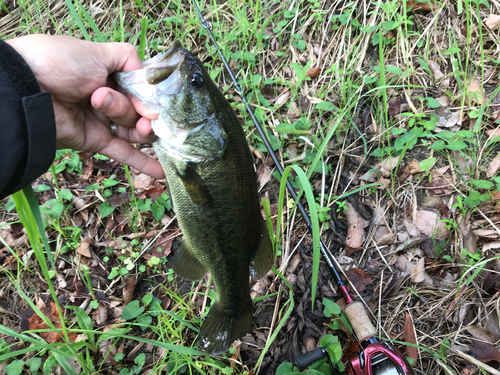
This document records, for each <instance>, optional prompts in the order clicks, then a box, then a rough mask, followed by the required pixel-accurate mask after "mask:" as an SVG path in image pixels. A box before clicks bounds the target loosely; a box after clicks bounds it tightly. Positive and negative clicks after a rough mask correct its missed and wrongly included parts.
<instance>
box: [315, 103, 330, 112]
mask: <svg viewBox="0 0 500 375" xmlns="http://www.w3.org/2000/svg"><path fill="white" fill-rule="evenodd" d="M315 108H316V109H319V110H320V111H325V112H330V111H333V110H334V109H335V106H334V105H333V104H332V103H330V102H321V103H318V104H316V106H315Z"/></svg>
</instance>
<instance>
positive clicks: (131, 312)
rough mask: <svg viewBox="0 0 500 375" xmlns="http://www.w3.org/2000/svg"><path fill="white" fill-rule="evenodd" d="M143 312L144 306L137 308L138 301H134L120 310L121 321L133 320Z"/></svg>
mask: <svg viewBox="0 0 500 375" xmlns="http://www.w3.org/2000/svg"><path fill="white" fill-rule="evenodd" d="M143 312H144V306H139V301H137V300H134V301H132V302H130V303H129V304H128V305H127V306H125V307H124V308H123V310H122V317H121V318H122V319H125V320H130V319H135V318H137V317H138V316H139V315H141V314H142V313H143Z"/></svg>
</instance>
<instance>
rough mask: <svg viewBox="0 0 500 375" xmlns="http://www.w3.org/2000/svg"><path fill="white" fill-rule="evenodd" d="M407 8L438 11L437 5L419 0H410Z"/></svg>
mask: <svg viewBox="0 0 500 375" xmlns="http://www.w3.org/2000/svg"><path fill="white" fill-rule="evenodd" d="M406 7H407V8H410V7H411V8H412V9H413V10H426V11H429V12H430V11H431V10H436V9H437V8H436V4H430V3H429V2H427V1H426V2H419V1H417V0H410V1H409V2H408V3H406Z"/></svg>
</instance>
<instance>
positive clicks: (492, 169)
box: [486, 154, 500, 178]
mask: <svg viewBox="0 0 500 375" xmlns="http://www.w3.org/2000/svg"><path fill="white" fill-rule="evenodd" d="M499 168H500V154H498V155H497V156H495V158H494V159H493V160H492V161H491V163H490V164H489V165H488V170H487V171H486V177H488V178H491V177H493V176H494V175H495V174H496V173H497V172H498V169H499Z"/></svg>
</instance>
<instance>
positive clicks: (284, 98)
mask: <svg viewBox="0 0 500 375" xmlns="http://www.w3.org/2000/svg"><path fill="white" fill-rule="evenodd" d="M291 95H292V93H291V92H290V91H286V92H284V93H283V94H281V95H280V96H278V97H277V98H276V101H275V102H274V104H275V105H276V107H279V106H280V105H282V104H285V103H286V101H287V100H288V98H289V97H290V96H291Z"/></svg>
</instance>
